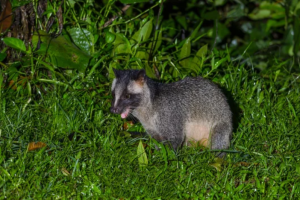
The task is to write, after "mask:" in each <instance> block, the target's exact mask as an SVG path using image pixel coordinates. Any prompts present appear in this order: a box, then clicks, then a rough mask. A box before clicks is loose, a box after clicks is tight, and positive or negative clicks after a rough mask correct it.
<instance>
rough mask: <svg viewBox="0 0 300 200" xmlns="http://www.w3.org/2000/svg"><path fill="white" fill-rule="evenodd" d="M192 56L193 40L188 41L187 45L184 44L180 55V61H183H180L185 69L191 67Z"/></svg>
mask: <svg viewBox="0 0 300 200" xmlns="http://www.w3.org/2000/svg"><path fill="white" fill-rule="evenodd" d="M190 55H191V38H188V39H186V41H185V43H184V44H183V46H182V48H181V51H180V54H179V59H182V60H181V61H180V64H181V65H182V66H183V67H189V63H190V59H188V57H189V56H190Z"/></svg>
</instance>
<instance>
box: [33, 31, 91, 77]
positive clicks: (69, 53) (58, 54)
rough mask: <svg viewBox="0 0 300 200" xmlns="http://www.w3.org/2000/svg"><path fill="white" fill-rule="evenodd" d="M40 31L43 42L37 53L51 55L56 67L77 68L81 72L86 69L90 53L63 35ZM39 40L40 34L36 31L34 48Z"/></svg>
mask: <svg viewBox="0 0 300 200" xmlns="http://www.w3.org/2000/svg"><path fill="white" fill-rule="evenodd" d="M39 33H40V39H41V41H42V44H41V46H40V49H39V50H37V51H36V53H38V54H41V55H43V54H47V55H49V56H50V58H51V61H52V64H53V65H54V66H56V67H61V68H65V69H77V70H79V71H81V72H83V71H85V69H86V67H87V66H88V63H89V59H90V56H89V55H88V54H86V53H85V52H83V51H81V50H80V49H78V48H77V47H76V46H75V45H74V44H72V43H71V42H69V41H68V40H66V39H65V38H64V37H63V36H58V37H57V38H53V37H51V35H49V34H47V33H45V32H43V31H40V32H39ZM38 40H39V36H38V34H37V33H35V34H34V35H33V37H32V44H33V46H34V48H35V47H36V46H37V43H38Z"/></svg>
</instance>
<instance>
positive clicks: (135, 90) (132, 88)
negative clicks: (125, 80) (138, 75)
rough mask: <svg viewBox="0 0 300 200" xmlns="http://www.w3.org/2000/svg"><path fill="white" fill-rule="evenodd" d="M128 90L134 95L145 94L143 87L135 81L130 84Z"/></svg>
mask: <svg viewBox="0 0 300 200" xmlns="http://www.w3.org/2000/svg"><path fill="white" fill-rule="evenodd" d="M127 90H128V92H129V93H132V94H140V93H142V92H143V86H141V85H139V84H137V83H136V82H135V81H131V82H130V83H129V84H128V87H127Z"/></svg>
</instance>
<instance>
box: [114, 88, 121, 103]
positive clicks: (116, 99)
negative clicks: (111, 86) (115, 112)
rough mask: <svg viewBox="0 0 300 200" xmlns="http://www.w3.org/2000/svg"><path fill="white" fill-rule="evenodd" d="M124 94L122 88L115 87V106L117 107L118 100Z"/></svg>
mask: <svg viewBox="0 0 300 200" xmlns="http://www.w3.org/2000/svg"><path fill="white" fill-rule="evenodd" d="M121 94H122V90H120V88H119V87H118V88H115V104H114V106H115V107H116V106H117V105H118V101H119V100H120V96H121Z"/></svg>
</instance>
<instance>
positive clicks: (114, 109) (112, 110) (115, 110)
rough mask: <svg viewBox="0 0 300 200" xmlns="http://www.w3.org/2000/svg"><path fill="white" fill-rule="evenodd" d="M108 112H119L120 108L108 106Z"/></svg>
mask: <svg viewBox="0 0 300 200" xmlns="http://www.w3.org/2000/svg"><path fill="white" fill-rule="evenodd" d="M110 112H112V113H114V114H118V113H120V109H119V108H115V107H111V108H110Z"/></svg>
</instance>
